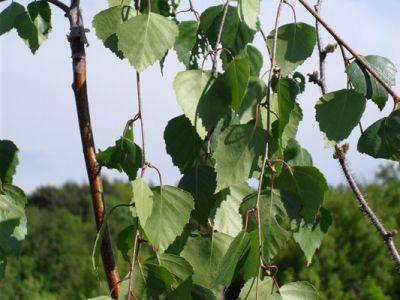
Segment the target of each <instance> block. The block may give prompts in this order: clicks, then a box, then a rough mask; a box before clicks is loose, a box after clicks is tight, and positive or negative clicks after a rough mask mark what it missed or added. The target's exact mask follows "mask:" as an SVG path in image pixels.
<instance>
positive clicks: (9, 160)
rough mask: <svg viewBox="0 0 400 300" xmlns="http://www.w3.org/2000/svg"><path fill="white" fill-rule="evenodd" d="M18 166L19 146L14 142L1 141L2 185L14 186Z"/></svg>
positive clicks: (0, 168)
mask: <svg viewBox="0 0 400 300" xmlns="http://www.w3.org/2000/svg"><path fill="white" fill-rule="evenodd" d="M17 165H18V148H17V146H15V144H14V143H13V142H12V141H9V140H0V182H1V183H2V184H12V181H13V176H14V174H15V170H16V168H17ZM0 190H1V187H0Z"/></svg>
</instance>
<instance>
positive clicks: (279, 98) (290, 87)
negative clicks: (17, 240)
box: [271, 78, 301, 137]
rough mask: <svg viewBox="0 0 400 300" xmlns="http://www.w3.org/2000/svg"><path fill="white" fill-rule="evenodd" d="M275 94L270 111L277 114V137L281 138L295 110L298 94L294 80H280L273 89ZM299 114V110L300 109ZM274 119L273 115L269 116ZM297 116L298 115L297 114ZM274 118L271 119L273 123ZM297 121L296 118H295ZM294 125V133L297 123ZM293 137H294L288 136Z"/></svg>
mask: <svg viewBox="0 0 400 300" xmlns="http://www.w3.org/2000/svg"><path fill="white" fill-rule="evenodd" d="M275 89H276V92H275V94H274V96H273V99H272V105H271V110H272V111H273V112H275V114H277V117H278V124H279V130H278V132H279V137H281V136H282V134H283V132H284V130H285V127H286V125H288V123H289V121H290V119H291V116H292V111H293V110H294V109H295V106H296V97H297V95H298V94H299V88H298V85H297V83H296V81H295V80H294V79H291V78H281V79H280V80H279V81H278V83H277V86H276V87H275ZM300 114H301V109H300ZM271 115H272V117H274V115H273V114H271ZM297 115H298V114H297ZM273 120H274V118H271V121H273ZM295 120H296V121H297V120H298V118H295ZM294 123H295V132H297V126H296V125H298V122H297V123H296V122H294ZM290 137H294V136H290Z"/></svg>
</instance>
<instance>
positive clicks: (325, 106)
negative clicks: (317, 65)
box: [315, 90, 366, 143]
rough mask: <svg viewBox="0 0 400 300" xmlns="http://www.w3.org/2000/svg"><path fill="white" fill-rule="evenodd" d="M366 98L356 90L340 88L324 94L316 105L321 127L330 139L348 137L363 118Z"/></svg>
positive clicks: (337, 140) (338, 139)
mask: <svg viewBox="0 0 400 300" xmlns="http://www.w3.org/2000/svg"><path fill="white" fill-rule="evenodd" d="M365 102H366V101H365V98H364V96H363V95H361V94H359V93H358V92H356V91H354V90H340V91H335V92H332V93H329V94H325V95H323V96H322V97H321V98H320V99H319V101H318V102H317V104H316V105H315V110H316V119H317V121H318V123H319V128H320V129H321V131H322V132H323V133H325V135H326V137H327V139H328V140H329V141H333V142H336V143H339V142H340V141H342V140H344V139H346V138H347V137H348V136H349V135H350V133H351V132H352V130H353V128H354V127H355V126H357V124H358V122H359V121H360V120H361V116H362V114H363V113H364V110H365V104H366V103H365Z"/></svg>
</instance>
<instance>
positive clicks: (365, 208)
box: [315, 0, 400, 268]
mask: <svg viewBox="0 0 400 300" xmlns="http://www.w3.org/2000/svg"><path fill="white" fill-rule="evenodd" d="M322 1H323V0H318V1H317V4H316V5H315V10H316V11H317V13H318V14H319V13H320V12H321V7H322ZM316 22H317V24H316V34H317V48H318V52H319V79H318V82H319V86H320V88H321V92H322V93H323V94H325V93H326V90H327V87H326V81H325V63H326V53H323V51H324V50H323V49H324V46H323V44H322V39H321V32H320V28H319V24H318V21H316ZM341 50H342V55H343V59H344V62H345V64H346V55H345V53H344V51H343V49H341ZM360 126H361V125H360ZM347 149H348V145H347V144H345V145H343V146H342V147H339V146H337V145H336V146H335V155H334V158H335V159H338V160H339V163H340V167H341V168H342V171H343V173H344V175H345V177H346V180H347V182H348V184H349V187H350V189H351V190H352V192H353V194H354V196H355V197H356V199H357V201H358V203H359V205H360V208H361V210H362V212H364V214H365V216H366V217H367V218H368V220H369V221H370V222H371V223H372V224H373V225H374V226H375V228H376V230H377V231H378V232H379V234H380V235H381V237H382V239H383V241H384V242H385V244H386V245H387V247H388V249H389V251H390V254H391V256H392V259H393V261H394V262H395V263H396V264H397V267H398V268H400V256H399V253H398V251H397V249H396V246H395V245H394V242H393V236H394V235H393V234H392V233H389V232H388V231H387V230H386V229H385V227H384V226H383V224H382V222H381V221H380V220H379V218H378V217H377V215H376V213H375V212H374V211H373V210H372V209H371V208H370V206H369V205H368V202H367V200H366V199H365V197H364V195H363V194H362V192H361V190H360V188H359V186H358V184H357V182H356V181H355V179H354V177H353V176H352V175H351V173H350V171H349V169H348V166H347V163H346V152H347Z"/></svg>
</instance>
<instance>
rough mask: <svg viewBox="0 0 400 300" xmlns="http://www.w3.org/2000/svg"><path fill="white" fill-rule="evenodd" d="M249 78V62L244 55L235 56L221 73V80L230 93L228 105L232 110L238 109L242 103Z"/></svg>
mask: <svg viewBox="0 0 400 300" xmlns="http://www.w3.org/2000/svg"><path fill="white" fill-rule="evenodd" d="M249 78H250V64H249V61H248V59H247V57H246V56H236V57H235V58H234V59H233V60H232V61H231V62H230V63H229V65H228V67H227V69H226V71H225V73H224V74H223V75H222V81H223V82H224V84H225V86H226V89H227V90H229V93H230V98H231V103H230V105H231V107H232V108H233V109H234V110H238V109H239V107H240V105H241V104H242V100H243V97H244V95H245V93H246V88H247V84H248V82H249Z"/></svg>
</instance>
